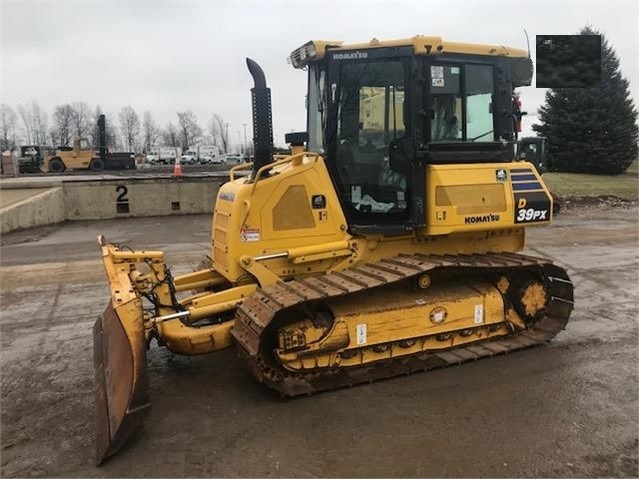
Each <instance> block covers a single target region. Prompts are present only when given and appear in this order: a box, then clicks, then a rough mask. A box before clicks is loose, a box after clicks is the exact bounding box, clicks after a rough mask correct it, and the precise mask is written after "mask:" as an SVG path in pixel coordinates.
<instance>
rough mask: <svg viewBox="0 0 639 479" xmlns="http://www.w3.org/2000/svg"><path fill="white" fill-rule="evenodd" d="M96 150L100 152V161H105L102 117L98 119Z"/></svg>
mask: <svg viewBox="0 0 639 479" xmlns="http://www.w3.org/2000/svg"><path fill="white" fill-rule="evenodd" d="M98 149H99V151H100V159H101V160H102V161H106V154H107V148H106V120H105V117H104V115H100V116H99V117H98Z"/></svg>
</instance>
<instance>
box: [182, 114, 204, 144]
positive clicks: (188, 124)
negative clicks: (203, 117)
mask: <svg viewBox="0 0 639 479" xmlns="http://www.w3.org/2000/svg"><path fill="white" fill-rule="evenodd" d="M177 116H178V127H179V132H180V143H181V146H182V150H185V151H186V150H188V149H189V148H190V147H191V146H193V145H195V144H197V142H198V141H199V140H200V139H201V138H202V128H200V125H198V122H197V116H196V115H195V113H193V112H192V111H191V110H189V111H185V112H181V113H180V112H178V114H177Z"/></svg>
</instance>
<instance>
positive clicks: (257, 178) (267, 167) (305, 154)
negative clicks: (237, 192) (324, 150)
mask: <svg viewBox="0 0 639 479" xmlns="http://www.w3.org/2000/svg"><path fill="white" fill-rule="evenodd" d="M319 156H320V155H319V153H312V152H308V151H303V152H302V153H298V154H297V155H292V156H288V157H286V158H283V159H281V160H277V161H274V162H273V163H269V164H268V165H264V166H263V167H262V168H260V169H259V170H257V173H256V174H255V178H254V179H253V188H251V196H252V195H253V193H254V192H255V187H256V185H257V182H258V181H260V177H261V176H262V174H263V173H264V172H265V171H267V170H270V169H272V168H275V167H276V166H280V165H284V164H286V163H291V162H292V161H294V160H297V159H302V158H304V157H307V158H308V157H314V158H316V159H317V158H319Z"/></svg>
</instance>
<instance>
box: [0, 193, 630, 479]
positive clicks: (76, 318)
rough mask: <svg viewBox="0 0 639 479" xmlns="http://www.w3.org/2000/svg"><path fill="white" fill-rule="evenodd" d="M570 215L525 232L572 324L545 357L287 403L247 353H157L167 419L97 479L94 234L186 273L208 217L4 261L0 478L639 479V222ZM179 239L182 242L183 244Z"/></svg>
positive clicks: (591, 213)
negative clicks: (561, 288)
mask: <svg viewBox="0 0 639 479" xmlns="http://www.w3.org/2000/svg"><path fill="white" fill-rule="evenodd" d="M622 206H623V207H611V206H610V205H608V204H595V205H591V206H581V207H578V206H577V205H574V204H572V205H570V206H569V207H568V208H566V209H565V212H563V211H562V214H561V215H559V216H558V217H557V219H556V221H555V223H553V225H552V226H549V227H545V228H537V229H535V228H531V229H530V230H529V247H528V248H527V250H526V252H527V253H529V254H537V255H544V256H548V257H550V258H552V259H553V260H554V261H556V262H557V263H558V264H560V265H563V266H564V267H566V268H567V269H568V271H569V274H570V275H571V277H572V279H573V281H574V283H575V294H576V308H575V311H574V312H573V315H572V320H571V322H570V323H569V325H568V327H567V329H566V330H565V331H564V332H562V333H560V335H559V336H558V337H557V339H556V340H555V341H554V342H553V343H551V344H549V345H546V346H542V347H539V348H534V349H530V350H526V351H522V352H517V353H513V354H510V355H507V356H500V357H495V358H492V359H486V360H481V361H477V362H473V363H467V364H464V365H462V366H457V367H453V368H448V369H444V370H437V371H433V372H429V373H425V374H415V375H412V376H408V377H402V378H396V379H394V380H391V381H383V382H378V383H375V384H372V385H366V386H359V387H356V388H353V389H347V390H340V391H335V392H330V393H323V394H318V395H315V396H311V397H306V398H301V399H293V400H282V399H280V398H279V397H278V396H277V395H275V394H274V393H273V392H272V391H270V390H268V389H267V388H265V387H264V386H262V385H260V384H258V383H256V381H255V380H254V379H253V378H252V376H250V374H249V373H248V372H247V371H246V370H245V369H244V367H243V366H242V364H241V363H240V361H239V360H238V358H237V357H236V353H235V351H234V350H232V349H229V350H225V351H221V352H219V353H215V354H212V355H209V356H203V357H195V358H182V357H178V356H173V355H172V354H170V353H169V352H167V351H166V350H164V349H159V348H157V347H153V348H152V349H151V351H150V352H149V371H150V382H151V396H152V398H153V401H154V404H153V410H152V411H151V414H150V415H149V417H148V419H147V421H146V423H145V424H144V426H143V427H142V429H141V430H140V431H139V433H138V434H137V435H136V436H135V437H134V438H132V440H131V441H129V443H128V444H127V445H126V446H125V448H124V449H123V450H122V451H121V452H120V453H119V454H118V455H116V456H114V457H113V458H111V459H110V460H109V461H107V462H106V463H105V464H104V465H103V466H101V467H99V468H96V467H94V466H93V462H92V461H93V372H92V365H93V352H92V349H93V347H92V338H91V327H92V325H93V322H94V321H95V318H96V317H97V316H98V315H99V314H100V313H101V312H102V310H103V309H104V307H105V305H106V302H107V298H108V294H109V291H108V287H107V284H106V278H105V276H104V273H103V269H102V267H101V264H100V261H99V250H98V247H97V244H96V243H95V236H96V235H97V234H98V233H104V234H105V235H106V237H107V238H108V239H109V240H111V241H115V242H123V241H126V242H127V243H128V244H129V245H130V246H133V247H140V248H141V247H145V248H152V249H161V250H165V251H166V252H167V262H168V263H169V264H170V265H172V266H173V270H174V272H176V273H181V272H185V271H187V270H189V269H190V268H192V267H193V266H194V265H195V264H197V263H198V261H199V259H200V258H201V256H202V255H203V254H205V253H206V252H207V247H208V246H207V245H208V241H209V239H208V236H209V231H210V217H209V216H206V215H197V216H181V217H177V216H176V217H164V218H144V219H125V220H110V221H100V222H76V223H68V224H63V225H59V226H50V227H44V228H37V229H32V230H28V231H22V232H15V233H11V234H7V235H3V237H2V247H1V248H0V274H1V278H2V292H1V296H0V300H1V305H2V316H1V320H0V333H1V337H0V346H1V357H0V358H1V368H2V377H1V400H2V403H1V418H0V420H1V434H0V445H1V450H0V452H1V469H0V473H1V475H2V477H45V476H56V477H124V476H128V477H148V476H153V477H185V476H191V477H204V476H223V477H237V476H243V477H270V476H275V477H282V476H288V477H290V476H296V477H306V476H331V477H335V476H344V477H348V476H350V477H372V476H381V477H425V476H430V477H601V476H614V477H637V475H638V466H637V455H638V453H637V450H638V447H639V446H638V432H637V424H638V423H639V409H638V405H639V391H638V388H637V385H638V381H637V379H638V377H637V362H638V351H637V344H638V336H639V334H638V329H639V328H638V325H637V317H638V316H639V307H638V301H637V300H638V298H639V281H638V280H639V278H638V276H639V274H638V265H639V260H638V248H637V246H638V244H637V239H638V235H637V226H638V225H637V207H636V205H627V204H626V205H622ZM176 231H179V232H180V233H179V237H177V238H176V237H175V236H174V234H175V232H176Z"/></svg>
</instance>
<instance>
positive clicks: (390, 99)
mask: <svg viewBox="0 0 639 479" xmlns="http://www.w3.org/2000/svg"><path fill="white" fill-rule="evenodd" d="M382 55H383V53H382ZM357 56H358V55H353V57H357ZM377 56H378V58H370V57H369V55H368V53H367V55H366V56H364V55H363V54H362V55H360V58H358V59H357V60H354V61H351V60H347V61H344V60H342V61H334V62H332V64H330V66H329V81H328V89H327V95H328V97H329V102H328V103H329V123H328V128H327V130H328V134H327V138H328V143H329V145H328V146H329V167H331V169H332V176H333V177H334V183H335V184H336V188H337V189H338V194H339V197H340V200H341V203H342V208H343V210H344V213H345V215H346V217H347V218H348V222H349V228H350V229H351V231H352V232H359V233H382V234H403V233H407V232H410V231H412V229H413V228H414V222H413V218H412V215H411V213H412V211H413V209H412V198H411V194H412V192H413V185H412V178H411V174H410V172H411V170H410V158H407V161H406V162H404V163H401V164H400V163H397V162H395V163H393V162H392V161H391V154H390V148H391V147H392V146H393V145H397V144H398V143H402V142H406V141H408V142H411V141H412V136H411V135H412V132H411V128H410V125H411V114H410V112H411V109H410V107H409V105H410V87H409V83H410V82H409V78H410V75H409V71H410V67H411V60H410V57H398V56H395V57H394V58H393V57H390V58H383V57H379V56H380V55H379V53H378V55H377ZM362 57H363V58H362Z"/></svg>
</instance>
